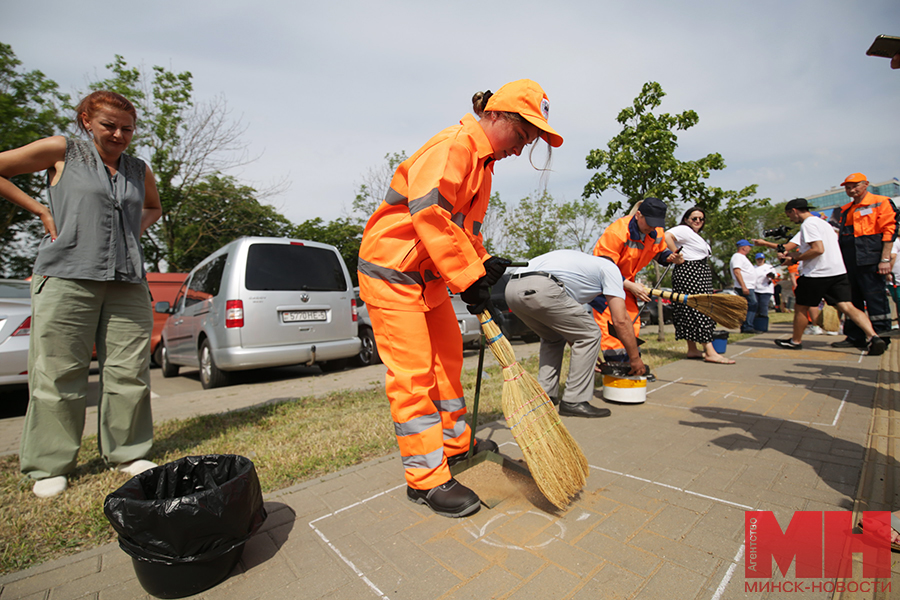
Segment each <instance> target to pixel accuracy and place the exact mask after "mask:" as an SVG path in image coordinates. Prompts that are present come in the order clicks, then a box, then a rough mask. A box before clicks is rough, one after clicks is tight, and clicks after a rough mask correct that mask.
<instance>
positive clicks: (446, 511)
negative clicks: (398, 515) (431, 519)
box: [406, 479, 481, 517]
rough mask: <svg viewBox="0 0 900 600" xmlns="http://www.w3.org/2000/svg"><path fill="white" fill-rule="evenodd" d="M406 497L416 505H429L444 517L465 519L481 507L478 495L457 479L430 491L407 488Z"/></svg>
mask: <svg viewBox="0 0 900 600" xmlns="http://www.w3.org/2000/svg"><path fill="white" fill-rule="evenodd" d="M406 497H407V498H409V500H410V501H411V502H415V503H416V504H427V505H428V507H429V508H430V509H431V510H433V511H434V512H436V513H437V514H439V515H441V516H442V517H465V516H468V515H471V514H472V513H474V512H477V511H478V509H479V508H480V507H481V500H480V499H479V498H478V494H476V493H475V492H473V491H472V490H470V489H469V488H467V487H466V486H464V485H463V484H461V483H459V482H458V481H456V480H455V479H450V481H448V482H447V483H445V484H442V485H439V486H437V487H436V488H431V489H430V490H415V489H413V488H411V487H409V486H406Z"/></svg>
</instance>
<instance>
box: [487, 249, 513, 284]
mask: <svg viewBox="0 0 900 600" xmlns="http://www.w3.org/2000/svg"><path fill="white" fill-rule="evenodd" d="M511 264H512V261H511V260H509V259H508V258H501V257H499V256H492V257H490V258H489V259H487V260H486V261H484V270H485V272H486V275H485V277H486V278H487V284H488V285H489V286H491V285H494V284H495V283H497V282H498V281H500V278H501V277H502V276H503V273H505V272H506V268H507V267H508V266H510V265H511Z"/></svg>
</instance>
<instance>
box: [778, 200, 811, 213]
mask: <svg viewBox="0 0 900 600" xmlns="http://www.w3.org/2000/svg"><path fill="white" fill-rule="evenodd" d="M795 208H796V209H799V210H800V212H806V211H808V210H809V202H807V201H806V198H794V199H793V200H791V201H790V202H788V203H787V204H785V205H784V212H787V211H789V210H793V209H795Z"/></svg>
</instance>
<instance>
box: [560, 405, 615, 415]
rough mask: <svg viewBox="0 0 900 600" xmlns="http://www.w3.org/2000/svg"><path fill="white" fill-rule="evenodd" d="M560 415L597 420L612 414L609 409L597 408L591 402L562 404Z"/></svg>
mask: <svg viewBox="0 0 900 600" xmlns="http://www.w3.org/2000/svg"><path fill="white" fill-rule="evenodd" d="M559 414H560V416H563V417H585V418H588V419H596V418H598V417H608V416H609V415H611V414H612V412H610V410H609V409H608V408H597V407H596V406H593V405H592V404H591V403H590V402H576V403H572V402H560V403H559Z"/></svg>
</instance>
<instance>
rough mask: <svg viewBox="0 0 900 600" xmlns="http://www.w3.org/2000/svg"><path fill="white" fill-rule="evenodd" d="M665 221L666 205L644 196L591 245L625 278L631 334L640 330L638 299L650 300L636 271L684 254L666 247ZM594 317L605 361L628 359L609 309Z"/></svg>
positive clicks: (679, 258)
mask: <svg viewBox="0 0 900 600" xmlns="http://www.w3.org/2000/svg"><path fill="white" fill-rule="evenodd" d="M665 225H666V205H665V203H664V202H663V201H662V200H660V199H659V198H646V199H644V200H643V201H642V202H641V203H640V204H639V206H638V209H637V212H635V213H634V215H633V216H632V215H625V216H624V217H622V218H621V219H618V220H616V221H615V222H613V224H612V225H610V226H609V227H607V228H606V231H604V232H603V235H601V236H600V239H599V240H597V244H596V245H595V246H594V256H604V257H606V258H608V259H610V260H611V261H613V262H614V263H616V266H618V267H619V270H620V271H621V272H622V277H623V278H624V279H625V308H626V309H627V310H628V316H629V318H631V320H632V321H634V335H635V337H637V336H638V335H639V333H640V331H641V324H640V321H638V320H637V315H638V312H639V309H638V305H637V300H638V299H640V300H643V301H644V302H649V301H650V296H649V295H648V294H647V292H645V291H644V286H642V285H641V284H639V283H636V282H635V280H634V278H635V277H636V276H637V274H638V273H639V272H640V271H641V269H643V268H644V267H646V266H647V265H649V264H650V261H651V260H654V259H655V260H656V262H658V263H659V264H661V265H664V264H667V263H674V264H681V263H683V262H684V258H682V256H681V255H680V254H676V253H674V252H672V251H671V250H669V249H668V248H666V238H665V236H664V235H663V227H665ZM594 320H595V321H597V324H598V325H599V326H600V331H601V332H602V333H603V340H602V341H601V343H600V350H601V353H602V358H603V360H604V361H605V362H611V361H627V360H628V353H627V352H626V351H625V347H624V346H623V345H622V342H621V341H620V340H619V339H618V338H616V337H615V336H613V335H610V332H609V324H610V320H611V318H610V312H609V309H608V308H607V309H606V310H604V311H603V312H597V311H596V310H595V311H594Z"/></svg>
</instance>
